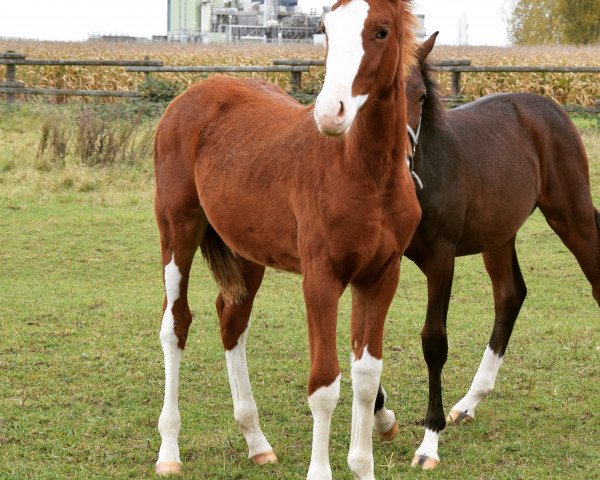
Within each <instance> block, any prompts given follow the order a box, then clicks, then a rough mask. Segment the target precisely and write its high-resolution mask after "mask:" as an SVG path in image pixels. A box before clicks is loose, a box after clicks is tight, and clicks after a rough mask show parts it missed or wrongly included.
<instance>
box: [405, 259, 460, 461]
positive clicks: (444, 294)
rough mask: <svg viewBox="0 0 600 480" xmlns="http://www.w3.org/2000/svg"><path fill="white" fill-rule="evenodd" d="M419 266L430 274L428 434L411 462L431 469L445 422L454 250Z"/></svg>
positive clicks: (425, 342) (424, 336)
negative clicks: (444, 389) (445, 371)
mask: <svg viewBox="0 0 600 480" xmlns="http://www.w3.org/2000/svg"><path fill="white" fill-rule="evenodd" d="M419 266H420V267H421V269H422V270H423V272H424V273H425V275H426V277H427V295H428V304H427V316H426V318H425V325H424V326H423V330H422V331H421V344H422V347H423V356H424V357H425V362H426V363H427V370H428V372H429V404H428V407H427V415H426V417H425V436H424V438H423V441H422V442H421V445H420V446H419V448H418V449H417V451H416V452H415V456H414V458H413V461H412V466H413V467H415V466H420V467H422V468H423V469H431V468H435V467H436V466H437V464H438V463H439V461H440V458H439V456H438V442H439V436H440V432H441V431H442V430H443V429H444V428H445V426H446V420H445V416H444V407H443V403H442V369H443V367H444V364H445V363H446V359H447V357H448V337H447V335H446V316H447V315H448V303H449V302H450V293H451V291H452V279H453V276H454V254H453V253H452V252H450V251H448V252H447V253H446V254H440V255H438V256H437V258H430V259H428V260H427V262H426V263H425V264H424V265H419Z"/></svg>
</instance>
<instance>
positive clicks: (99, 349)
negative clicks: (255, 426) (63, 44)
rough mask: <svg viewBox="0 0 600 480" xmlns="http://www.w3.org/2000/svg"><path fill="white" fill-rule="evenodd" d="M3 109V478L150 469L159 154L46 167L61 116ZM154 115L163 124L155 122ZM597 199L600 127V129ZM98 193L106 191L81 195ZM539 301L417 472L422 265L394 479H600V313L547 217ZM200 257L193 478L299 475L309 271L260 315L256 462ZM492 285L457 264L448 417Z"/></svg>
mask: <svg viewBox="0 0 600 480" xmlns="http://www.w3.org/2000/svg"><path fill="white" fill-rule="evenodd" d="M1 108H2V111H1V112H0V113H2V115H1V116H0V244H1V246H2V248H1V249H0V269H1V272H2V275H0V325H1V327H2V328H0V372H2V373H1V374H0V380H1V381H0V478H1V479H25V478H31V479H63V478H65V479H66V478H68V479H74V478H76V479H102V478H106V479H109V478H110V479H114V478H152V477H153V465H154V462H155V461H156V453H157V451H158V447H159V442H160V437H159V435H158V432H157V429H156V423H157V420H158V415H159V413H160V409H161V404H162V395H163V371H162V368H163V367H162V352H161V348H160V344H159V340H158V330H159V325H160V318H161V306H162V283H161V271H160V265H159V247H158V235H157V230H156V227H155V224H154V219H153V214H152V202H151V199H152V175H151V171H152V170H151V166H150V165H151V159H150V158H147V159H146V160H145V161H144V162H141V163H140V164H137V165H130V166H126V167H123V166H118V165H115V166H109V167H97V168H90V167H86V166H83V165H80V164H78V163H77V161H76V159H74V158H69V159H67V161H66V164H65V165H63V166H60V167H53V168H51V169H49V170H48V169H41V170H40V169H39V165H37V166H36V160H35V152H36V150H37V143H38V142H39V137H40V126H41V124H42V122H43V120H44V118H45V117H46V116H47V114H48V110H47V109H50V110H51V111H53V112H56V110H57V109H59V110H58V111H59V113H61V114H64V115H70V110H69V107H47V106H38V105H26V106H23V107H16V108H13V109H11V110H10V111H8V110H6V108H5V107H1ZM155 121H156V118H155V117H153V118H149V119H148V120H147V122H148V124H147V126H148V128H152V126H153V124H154V122H155ZM584 141H585V143H586V146H587V148H588V152H589V154H590V157H591V172H592V184H593V192H594V196H595V202H596V205H599V206H600V132H599V131H598V130H595V129H593V128H588V129H586V130H585V131H584ZM85 182H89V183H91V184H92V185H93V188H80V187H81V185H82V184H84V183H85ZM518 251H519V254H520V259H521V266H522V270H523V273H524V276H525V279H526V281H527V284H528V287H529V296H528V298H527V300H526V303H525V305H524V307H523V310H522V313H521V315H520V318H519V320H518V322H517V325H516V328H515V333H514V335H513V338H512V340H511V344H510V346H509V349H508V352H507V356H506V360H505V363H504V365H503V367H502V369H501V371H500V375H499V379H498V382H497V385H496V390H495V392H494V394H493V395H492V396H491V397H490V398H489V399H488V400H486V401H485V402H484V403H483V404H482V405H481V406H480V407H479V409H478V410H477V419H476V421H475V422H474V423H473V424H471V425H467V426H463V427H449V428H448V429H447V430H446V432H445V433H444V435H443V437H442V441H441V445H440V455H441V458H442V463H441V465H440V468H439V469H438V470H436V471H433V472H427V473H425V472H421V471H415V470H412V469H411V468H410V467H409V463H410V460H411V459H412V455H413V452H414V450H415V449H416V447H417V446H418V445H419V443H420V441H421V438H422V433H423V427H422V426H421V421H422V419H423V417H424V413H425V409H426V398H427V375H426V368H425V365H424V361H423V359H422V354H421V345H420V337H419V333H420V330H421V327H422V322H423V317H424V312H425V304H426V286H425V280H424V277H423V276H422V275H421V274H420V273H419V271H418V270H417V269H416V267H415V266H414V265H412V264H411V263H410V262H409V261H404V262H403V266H402V269H403V270H402V277H401V284H400V287H399V289H398V293H397V295H396V298H395V301H394V303H393V305H392V308H391V311H390V315H389V318H388V321H387V324H386V335H385V342H384V348H385V350H384V355H385V356H384V365H385V368H384V374H383V380H384V384H385V385H386V390H387V391H388V394H389V396H390V400H389V407H390V408H393V409H394V410H395V411H396V414H397V416H398V419H399V422H400V434H399V436H398V437H397V439H396V440H395V441H394V442H392V443H391V444H382V443H380V442H379V441H377V440H375V442H374V451H375V464H376V476H377V478H378V479H400V478H402V479H413V478H428V479H429V478H431V479H449V478H461V479H539V478H556V479H563V478H573V479H592V478H598V477H599V474H598V465H599V464H600V451H599V449H598V447H597V443H598V442H597V439H598V438H600V382H599V378H600V348H599V347H600V322H599V315H598V307H597V305H596V303H595V302H594V300H593V299H592V296H591V292H590V286H589V284H588V282H587V281H586V280H585V278H584V277H583V275H582V273H581V272H580V270H579V268H578V265H577V263H576V262H575V260H574V258H573V257H572V255H571V254H570V253H569V252H568V251H566V249H565V247H564V246H563V245H562V243H560V241H559V240H558V239H557V237H556V236H555V235H554V234H553V233H552V232H551V231H550V229H549V227H548V226H547V225H546V224H545V222H544V220H543V218H542V217H541V216H540V215H539V214H538V213H536V214H534V215H533V216H532V218H531V219H530V220H529V221H528V222H527V224H526V225H525V227H524V228H523V229H522V230H521V233H520V235H519V241H518ZM216 293H217V291H216V287H215V286H214V283H213V281H212V280H211V279H210V275H209V274H208V272H207V270H206V267H205V265H204V264H203V262H202V261H197V262H196V264H195V266H194V269H193V272H192V282H191V287H190V304H191V305H192V309H193V311H194V323H193V324H192V328H191V332H190V337H189V340H188V346H187V348H186V352H185V355H184V360H183V363H182V368H181V387H180V406H181V416H182V425H183V426H182V431H181V436H180V447H181V452H182V456H183V461H184V471H185V478H203V479H256V480H258V479H264V478H278V479H301V478H304V477H305V475H306V470H307V468H308V463H309V458H310V443H311V428H312V418H311V415H310V411H309V408H308V405H307V402H306V381H307V375H308V353H307V341H306V325H305V320H304V306H303V301H302V293H301V280H300V278H299V277H296V276H292V275H289V274H284V273H279V272H275V271H268V273H267V275H266V278H265V281H264V284H263V287H262V288H261V290H260V292H259V294H258V297H257V300H256V304H255V309H254V314H253V326H252V331H251V336H250V340H249V348H248V358H249V368H250V374H251V378H252V381H253V388H254V391H255V397H256V399H257V403H258V407H259V412H260V415H261V423H262V426H263V430H264V432H265V434H266V435H267V438H268V439H269V441H270V442H271V443H272V445H273V446H274V448H275V451H276V453H277V454H278V456H279V458H280V462H281V463H279V464H278V465H274V466H268V467H264V468H259V467H255V466H253V465H251V464H250V463H249V461H248V460H247V459H246V449H245V444H244V441H243V437H242V435H241V433H240V432H239V431H238V428H237V426H236V425H235V422H234V421H233V415H232V405H231V399H230V393H229V385H228V382H227V374H226V367H225V361H224V355H223V351H222V347H221V344H220V338H219V329H218V325H217V320H216V315H215V313H214V307H213V301H214V298H215V296H216ZM349 313H350V302H349V295H348V294H345V295H344V297H343V299H342V303H341V308H340V315H339V324H338V348H339V356H340V362H341V365H342V373H343V376H342V397H341V400H340V403H339V405H338V408H337V409H336V411H335V414H334V418H333V426H332V437H331V460H332V467H333V470H334V476H335V478H336V479H350V478H351V475H350V473H349V471H348V469H347V467H346V454H347V450H348V445H349V432H350V411H351V386H350V380H349V362H348V358H349V353H350V350H349V341H348V336H349V333H348V332H349V327H348V318H349ZM492 318H493V305H492V296H491V286H490V282H489V279H488V277H487V275H486V274H485V270H484V268H483V263H482V261H481V259H480V257H470V258H464V259H459V261H458V265H457V268H456V278H455V286H454V290H453V298H452V302H451V306H450V313H449V318H448V329H449V339H450V356H449V359H448V363H447V364H446V368H445V369H444V398H445V407H446V409H449V408H450V407H451V406H452V405H453V403H454V402H455V401H456V400H458V399H459V398H460V397H461V396H462V395H463V394H464V393H465V392H466V390H467V389H468V386H469V384H470V382H471V379H472V377H473V375H474V373H475V371H476V369H477V366H478V364H479V360H480V358H481V354H482V353H483V350H484V348H485V345H486V342H487V339H488V337H489V334H490V331H491V326H492Z"/></svg>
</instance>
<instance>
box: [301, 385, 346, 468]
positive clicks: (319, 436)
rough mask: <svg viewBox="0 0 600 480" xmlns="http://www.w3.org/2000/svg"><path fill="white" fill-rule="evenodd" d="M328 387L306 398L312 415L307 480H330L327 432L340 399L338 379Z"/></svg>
mask: <svg viewBox="0 0 600 480" xmlns="http://www.w3.org/2000/svg"><path fill="white" fill-rule="evenodd" d="M341 378H342V375H341V374H340V375H338V377H337V378H336V379H335V381H334V382H333V383H332V384H331V385H329V386H328V387H321V388H319V389H317V390H316V391H315V392H314V393H313V394H312V395H310V396H309V397H308V405H309V406H310V411H311V412H312V415H313V440H312V452H311V456H310V467H309V468H308V475H307V477H306V478H307V480H329V479H331V478H332V475H331V466H330V464H329V431H330V429H331V416H332V415H333V411H334V410H335V406H336V405H337V402H338V400H339V398H340V379H341Z"/></svg>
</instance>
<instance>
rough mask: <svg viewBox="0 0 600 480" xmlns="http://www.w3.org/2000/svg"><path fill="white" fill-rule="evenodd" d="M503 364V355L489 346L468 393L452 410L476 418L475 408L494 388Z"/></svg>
mask: <svg viewBox="0 0 600 480" xmlns="http://www.w3.org/2000/svg"><path fill="white" fill-rule="evenodd" d="M501 365H502V357H500V356H499V355H497V354H495V353H494V351H493V350H492V349H491V348H490V347H489V345H488V346H487V347H486V349H485V352H484V354H483V358H482V359H481V364H480V365H479V369H478V370H477V373H476V374H475V377H474V378H473V383H472V384H471V388H470V389H469V391H468V392H467V394H466V395H465V396H464V397H463V398H462V399H461V400H460V401H459V402H458V403H457V404H456V405H454V407H452V410H456V411H457V412H462V413H465V414H467V415H469V416H470V417H471V418H475V408H476V407H477V405H479V403H480V402H481V401H482V400H483V399H485V398H486V397H487V396H488V395H490V394H491V393H492V391H493V390H494V386H495V385H496V376H497V375H498V370H499V369H500V366H501Z"/></svg>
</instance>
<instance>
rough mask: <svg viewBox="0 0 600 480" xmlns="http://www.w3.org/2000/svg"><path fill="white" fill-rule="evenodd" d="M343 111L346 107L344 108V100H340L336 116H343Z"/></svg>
mask: <svg viewBox="0 0 600 480" xmlns="http://www.w3.org/2000/svg"><path fill="white" fill-rule="evenodd" d="M345 112H346V109H345V108H344V102H340V110H339V112H338V114H337V116H338V118H343V117H344V114H345Z"/></svg>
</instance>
